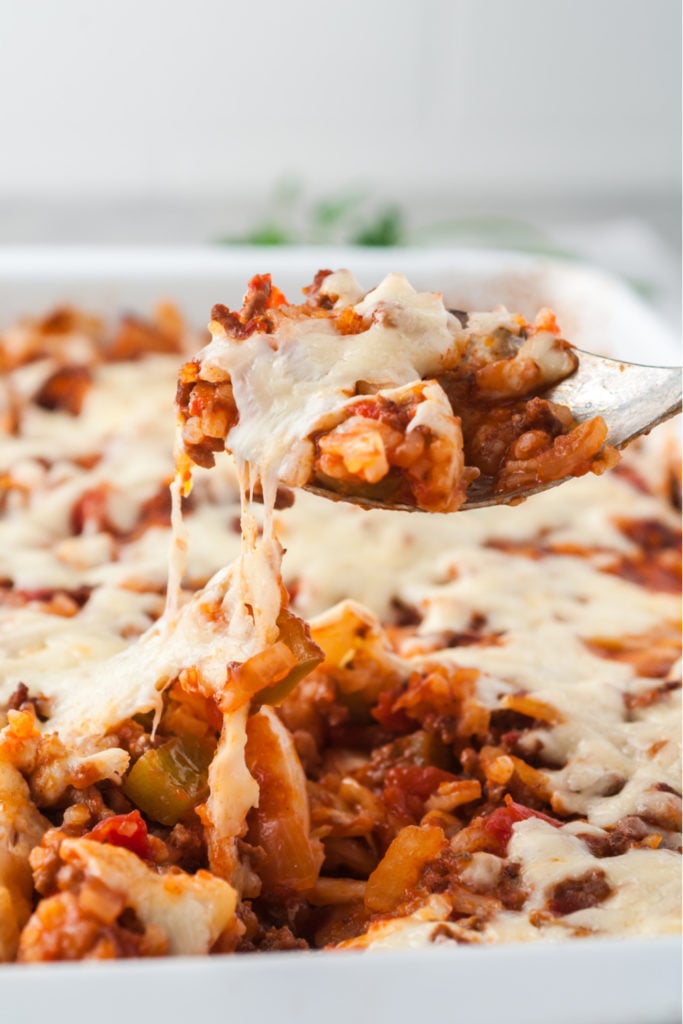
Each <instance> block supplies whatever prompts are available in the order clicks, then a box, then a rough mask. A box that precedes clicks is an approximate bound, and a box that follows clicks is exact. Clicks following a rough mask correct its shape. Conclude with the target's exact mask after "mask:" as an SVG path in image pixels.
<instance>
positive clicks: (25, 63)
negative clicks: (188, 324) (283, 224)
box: [0, 0, 681, 241]
mask: <svg viewBox="0 0 683 1024" xmlns="http://www.w3.org/2000/svg"><path fill="white" fill-rule="evenodd" d="M680 19H681V15H680V3H679V0H337V2H336V3H327V4H325V3H323V2H321V0H258V2H256V0H252V2H245V0H0V241H2V240H10V241H11V240H20V241H21V240H22V231H23V232H24V234H26V236H27V240H50V237H49V236H50V232H51V231H52V232H53V233H55V234H57V235H59V234H60V233H61V235H62V236H64V235H67V236H68V234H69V229H68V225H67V223H66V222H65V219H64V217H62V219H61V220H60V217H59V216H58V215H57V214H56V213H55V211H73V209H75V208H77V207H78V204H80V208H81V209H83V210H86V209H87V210H89V211H90V212H91V213H92V211H95V214H93V215H96V211H97V210H98V209H101V210H103V209H105V207H106V206H107V204H109V207H110V208H112V204H114V207H115V208H117V209H119V210H121V211H123V212H122V213H121V216H122V218H123V222H122V223H120V224H119V226H118V231H119V234H120V235H122V236H123V238H122V239H121V240H125V239H126V238H127V233H129V234H130V236H131V238H132V239H134V238H135V237H136V231H137V232H138V233H139V232H140V230H141V229H140V224H141V223H143V225H144V218H145V213H144V211H145V210H146V211H147V214H146V215H147V216H148V217H153V216H154V214H153V211H154V210H155V209H156V210H157V211H159V210H160V209H161V210H162V213H161V214H158V212H157V217H158V218H159V217H161V220H162V221H163V219H164V217H165V216H166V214H164V213H163V210H166V211H167V212H168V210H174V209H175V217H176V220H175V221H174V224H175V228H174V230H176V231H177V233H178V234H183V233H184V234H186V235H191V234H192V233H193V230H194V231H195V233H196V231H198V230H200V228H199V227H198V226H197V227H196V228H193V227H192V223H191V222H192V216H191V215H190V216H189V221H188V218H187V217H186V218H185V220H183V218H182V217H180V219H178V210H191V209H193V208H194V209H200V208H202V209H206V204H209V207H210V211H211V212H210V213H209V214H208V215H207V214H206V212H205V213H204V214H203V220H202V217H200V218H199V221H201V224H202V227H201V231H204V230H207V229H206V227H205V225H206V222H207V220H210V219H211V217H213V216H214V213H215V211H216V210H219V209H220V211H221V217H223V219H224V221H228V220H230V217H231V216H233V215H235V216H237V217H239V214H240V212H241V211H243V210H244V209H245V208H248V207H250V206H251V205H254V204H256V205H258V203H259V202H260V201H263V199H264V197H265V196H267V195H268V194H269V192H270V190H271V189H272V187H273V185H274V184H275V183H276V182H277V181H279V180H282V178H283V177H286V176H290V177H291V176H293V177H296V178H298V179H300V180H301V181H303V182H304V183H305V187H306V189H308V190H309V191H310V192H311V193H313V194H324V193H326V192H328V193H329V192H331V191H334V190H335V189H340V188H345V187H348V186H349V185H358V186H361V187H364V188H368V189H371V190H373V192H374V193H375V194H379V195H386V196H391V197H392V198H396V199H398V200H400V201H404V202H407V203H408V205H409V206H410V205H411V204H412V205H415V204H417V205H419V204H420V203H422V204H423V205H424V204H426V205H428V206H429V204H431V205H432V206H433V207H435V208H436V209H443V210H455V211H456V212H461V211H462V210H466V209H477V210H479V209H482V208H483V209H487V210H490V209H494V210H495V211H496V212H501V213H512V214H517V213H519V212H521V213H522V214H527V212H528V211H529V210H531V211H532V213H533V212H534V210H535V209H536V208H538V209H539V210H541V212H542V213H544V212H547V211H550V213H551V214H552V213H553V212H554V211H555V210H557V211H560V212H561V213H562V214H563V215H564V214H565V212H566V211H567V210H569V211H570V212H571V209H572V204H573V207H574V208H576V209H578V210H580V211H582V212H583V213H586V214H587V215H593V214H595V215H600V214H603V213H604V214H607V215H612V214H619V215H623V214H624V213H628V212H629V211H635V212H636V213H641V214H642V212H643V211H645V213H646V214H647V215H648V216H650V217H651V219H652V220H653V222H655V223H656V224H657V226H658V227H659V228H660V229H662V230H663V231H664V233H665V234H666V233H667V232H668V233H669V235H670V237H672V238H674V239H675V237H676V236H677V233H678V228H679V224H678V219H679V215H678V210H679V206H678V190H679V183H680V108H681V87H680V73H681V71H680V64H681V57H680V52H681V29H680ZM116 204H118V207H117V206H116ZM193 204H194V206H193ZM202 204H204V207H202ZM220 204H222V205H220ZM41 211H42V212H43V216H42V219H41V216H40V214H41ZM141 211H143V212H142V213H141ZM150 211H152V212H150ZM69 217H71V212H70V213H69ZM126 218H127V220H126ZM68 219H69V218H67V220H68ZM105 219H106V218H105ZM166 220H167V222H169V223H170V222H171V221H173V216H171V217H170V220H169V217H168V216H166ZM199 221H197V225H198V224H199ZM672 223H673V224H674V227H673V229H672V228H671V224H672ZM109 230H110V232H111V225H110V229H109ZM81 231H82V232H83V231H85V233H86V234H88V231H89V232H90V235H91V236H92V235H93V233H94V234H95V235H96V233H97V231H96V227H95V228H94V229H92V228H88V227H87V226H86V225H84V224H81ZM74 232H75V235H78V228H77V227H74ZM13 234H14V236H16V238H15V237H9V238H8V237H7V236H8V235H9V236H13ZM143 234H144V231H143ZM41 235H43V236H45V237H43V238H42V239H41V238H40V236H41ZM36 236H38V237H36ZM57 240H60V239H57Z"/></svg>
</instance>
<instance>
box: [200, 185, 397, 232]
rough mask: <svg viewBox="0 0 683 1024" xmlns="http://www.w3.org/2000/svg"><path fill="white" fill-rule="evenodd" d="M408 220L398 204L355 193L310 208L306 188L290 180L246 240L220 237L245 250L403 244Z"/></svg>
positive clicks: (276, 193)
mask: <svg viewBox="0 0 683 1024" xmlns="http://www.w3.org/2000/svg"><path fill="white" fill-rule="evenodd" d="M405 241H406V230H405V227H404V221H403V215H402V213H401V210H400V209H399V207H398V206H396V205H379V206H377V205H376V204H374V203H373V202H372V201H371V200H370V198H369V196H368V195H367V193H365V192H364V191H362V190H359V189H355V190H351V191H346V192H342V193H340V194H336V195H330V196H325V197H323V198H322V199H318V200H317V201H315V202H314V203H313V204H312V205H310V204H307V203H306V201H305V197H304V195H303V189H302V187H301V185H300V184H299V183H298V182H296V181H293V180H290V179H287V180H285V181H283V182H280V183H279V184H278V185H277V186H276V188H275V189H274V191H273V195H272V196H271V198H270V200H269V202H268V206H267V210H266V213H265V215H264V216H263V218H262V219H261V220H259V221H257V222H256V224H255V225H254V227H253V228H250V229H249V230H248V231H246V232H245V233H244V234H243V235H239V236H237V237H229V238H221V239H219V242H221V243H223V244H242V245H245V244H246V245H306V244H314V245H367V246H390V245H401V244H404V243H405Z"/></svg>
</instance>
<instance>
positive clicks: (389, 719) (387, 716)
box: [370, 690, 416, 736]
mask: <svg viewBox="0 0 683 1024" xmlns="http://www.w3.org/2000/svg"><path fill="white" fill-rule="evenodd" d="M395 702H396V692H395V691H394V690H382V691H381V693H380V695H379V697H378V698H377V705H376V706H375V707H374V708H373V709H372V710H371V712H370V714H371V715H372V717H373V718H374V719H375V721H377V722H379V724H380V725H381V726H382V728H383V729H386V730H387V732H393V733H395V734H398V735H399V736H404V735H405V734H406V733H409V732H414V730H415V727H416V723H415V722H413V721H411V720H410V718H408V716H407V714H406V713H405V711H404V710H403V708H399V709H398V711H394V710H392V709H393V705H394V703H395Z"/></svg>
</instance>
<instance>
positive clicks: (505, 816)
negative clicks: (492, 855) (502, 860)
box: [482, 796, 562, 851]
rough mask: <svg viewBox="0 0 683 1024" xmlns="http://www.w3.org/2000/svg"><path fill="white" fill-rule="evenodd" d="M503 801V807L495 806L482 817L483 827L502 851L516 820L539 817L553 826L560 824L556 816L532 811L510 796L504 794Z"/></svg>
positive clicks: (510, 835)
mask: <svg viewBox="0 0 683 1024" xmlns="http://www.w3.org/2000/svg"><path fill="white" fill-rule="evenodd" d="M505 803H506V806H505V807H498V808H496V810H495V811H493V813H492V814H489V815H488V817H486V818H483V819H482V826H483V828H484V829H485V830H486V831H487V832H488V833H489V834H490V835H491V837H492V838H493V839H494V840H495V841H496V843H497V844H498V845H499V846H500V847H501V849H502V850H503V851H504V850H505V848H506V847H507V844H508V843H509V841H510V839H511V838H512V826H513V825H516V824H517V822H518V821H526V819H527V818H540V819H541V821H547V822H548V824H549V825H553V826H554V827H555V828H559V827H560V825H561V824H562V822H561V821H558V820H557V818H551V817H550V816H549V815H547V814H543V812H542V811H534V810H532V808H531V807H525V806H524V804H518V803H515V801H514V800H513V799H512V798H511V797H510V796H506V798H505Z"/></svg>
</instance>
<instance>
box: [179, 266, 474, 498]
mask: <svg viewBox="0 0 683 1024" xmlns="http://www.w3.org/2000/svg"><path fill="white" fill-rule="evenodd" d="M333 277H336V278H337V281H339V282H340V284H339V287H340V289H341V291H342V292H343V294H344V295H353V296H354V298H355V294H356V291H357V286H356V287H354V285H353V283H352V282H351V281H350V280H349V278H348V277H342V276H341V275H333ZM327 287H328V289H330V288H331V289H332V291H333V292H334V289H335V288H336V287H337V284H336V282H333V283H332V284H331V285H330V284H328V286H327ZM340 301H341V300H340ZM351 308H352V309H353V311H354V312H355V313H356V314H358V316H360V317H363V318H364V319H365V322H366V323H367V327H366V329H364V330H362V331H360V332H359V333H357V334H348V335H343V336H340V334H339V333H338V332H337V330H336V328H335V326H334V322H333V321H331V320H330V319H329V318H328V317H322V318H318V317H310V318H296V319H292V320H288V319H286V318H283V319H281V320H280V321H279V322H278V325H277V328H276V331H275V332H274V333H273V334H260V333H258V332H256V333H254V334H252V335H250V336H249V337H247V338H243V339H240V340H238V341H235V340H234V339H231V338H229V337H227V336H226V334H225V330H224V328H223V327H222V326H221V325H220V324H219V323H217V322H216V321H212V323H211V325H210V326H211V331H212V335H213V338H212V341H211V343H210V344H209V345H208V346H207V347H206V348H205V349H203V350H202V352H200V353H199V355H198V357H197V358H198V361H199V363H200V367H201V373H202V376H203V377H204V378H205V379H206V380H220V379H224V378H225V377H226V376H229V377H230V380H231V382H232V388H233V393H234V396H235V403H236V405H237V408H238V409H239V410H240V419H239V422H238V423H237V425H236V426H235V427H233V428H232V430H231V431H230V439H229V446H230V450H231V451H232V452H233V453H234V455H235V457H236V459H237V460H238V462H239V463H242V464H248V465H251V466H252V467H253V468H254V469H255V470H256V471H257V472H258V474H259V476H260V478H261V479H263V480H264V481H266V480H271V481H272V480H281V481H283V482H284V483H287V484H290V485H292V486H299V485H301V484H303V483H305V482H306V481H307V479H308V476H309V475H310V454H311V453H310V444H308V443H307V442H306V440H305V439H306V438H307V437H308V436H309V435H310V434H311V433H313V432H314V431H315V430H321V429H329V428H331V427H333V426H335V424H336V423H337V422H338V421H339V419H340V416H341V413H342V410H343V408H344V406H345V405H347V404H348V403H349V400H353V398H354V396H355V395H356V393H357V391H356V385H357V384H358V383H359V382H361V381H362V382H365V383H366V384H369V385H370V386H371V387H372V389H373V390H374V391H378V392H380V393H383V391H386V390H389V391H391V390H393V389H396V388H400V387H401V386H402V385H407V384H413V383H414V382H415V381H419V380H420V379H421V378H423V377H426V376H433V375H435V374H438V373H442V372H443V371H444V370H446V369H449V368H450V367H452V366H453V365H455V364H456V363H457V362H458V361H459V358H460V355H461V349H462V346H463V343H464V339H465V333H464V331H463V329H462V327H461V326H460V323H459V321H458V320H457V319H456V317H454V316H453V315H452V314H450V313H449V312H448V311H447V310H446V308H445V307H444V304H443V300H442V298H441V296H440V295H438V294H432V293H418V292H416V291H415V289H414V288H412V287H411V285H410V284H409V283H408V282H407V280H406V279H405V277H404V276H403V275H402V274H389V275H388V276H387V277H386V278H385V279H384V281H382V283H381V284H380V285H379V286H378V287H377V288H375V289H374V290H373V291H371V292H368V294H367V295H366V296H365V297H364V298H363V299H362V300H361V301H359V302H356V304H355V305H354V306H352V307H351ZM434 387H435V389H436V390H438V392H439V393H440V397H442V398H443V392H441V389H440V388H438V386H437V385H434ZM427 402H429V397H428V398H427ZM439 404H440V403H439ZM447 404H448V403H446V405H447ZM448 408H449V409H450V406H448ZM436 415H438V412H437V413H436ZM451 418H452V417H451Z"/></svg>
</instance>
